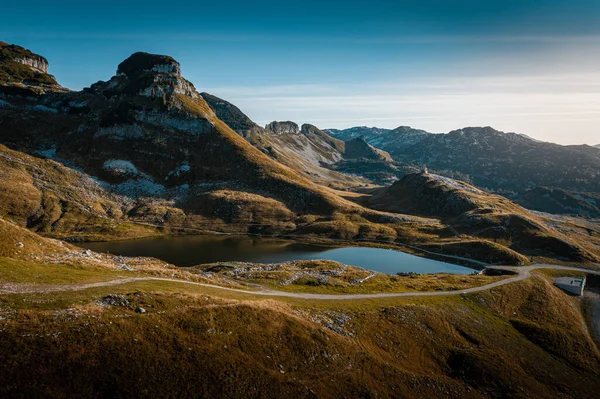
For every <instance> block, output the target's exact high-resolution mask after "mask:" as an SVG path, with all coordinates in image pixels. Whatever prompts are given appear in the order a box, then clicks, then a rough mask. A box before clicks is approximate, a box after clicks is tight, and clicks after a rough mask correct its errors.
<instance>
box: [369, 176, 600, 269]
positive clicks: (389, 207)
mask: <svg viewBox="0 0 600 399" xmlns="http://www.w3.org/2000/svg"><path fill="white" fill-rule="evenodd" d="M368 202H369V205H370V206H371V207H373V208H374V209H379V210H384V211H388V212H397V213H406V214H415V215H421V216H431V215H436V216H439V217H441V220H442V221H443V222H444V223H445V224H448V225H450V226H452V227H453V228H454V229H456V231H457V232H458V233H459V234H468V235H469V236H473V237H479V238H486V239H490V240H493V241H494V242H497V243H501V244H502V245H503V246H506V247H508V248H510V249H512V250H514V251H517V252H519V253H522V254H525V255H529V256H549V257H565V258H569V259H579V260H597V259H599V256H598V255H600V254H599V253H598V250H597V247H596V245H597V244H598V243H600V242H598V240H596V243H595V244H592V243H590V242H588V238H587V237H586V236H587V235H588V234H590V235H591V234H592V233H591V232H589V231H588V230H587V227H586V226H579V227H577V228H576V227H573V226H566V224H565V226H561V224H560V223H557V222H556V221H555V220H549V219H546V218H544V217H543V216H540V215H537V214H534V213H532V212H530V211H528V210H526V209H524V208H522V207H521V206H519V205H517V204H515V203H513V202H512V201H510V200H508V199H506V198H504V197H501V196H498V195H492V194H488V193H486V192H484V191H481V190H479V189H477V188H475V187H473V186H471V185H469V184H467V183H463V182H460V181H457V180H454V179H450V178H447V177H443V176H439V175H435V174H410V175H406V176H405V177H404V178H402V179H401V180H400V181H398V182H396V183H394V184H393V185H391V186H390V187H386V188H383V189H380V190H378V191H376V192H375V193H374V195H373V196H372V197H371V198H370V199H369V201H368ZM571 227H572V228H571ZM567 231H569V233H566V232H567Z"/></svg>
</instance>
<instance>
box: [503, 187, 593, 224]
mask: <svg viewBox="0 0 600 399" xmlns="http://www.w3.org/2000/svg"><path fill="white" fill-rule="evenodd" d="M515 200H516V201H517V202H518V203H519V204H521V205H523V206H524V207H526V208H529V209H535V210H538V211H542V212H547V213H555V214H572V215H581V216H585V217H590V218H600V194H598V193H577V192H572V191H567V190H562V189H560V188H556V187H536V188H534V189H532V190H527V191H526V192H524V193H523V194H521V195H518V196H517V197H516V199H515Z"/></svg>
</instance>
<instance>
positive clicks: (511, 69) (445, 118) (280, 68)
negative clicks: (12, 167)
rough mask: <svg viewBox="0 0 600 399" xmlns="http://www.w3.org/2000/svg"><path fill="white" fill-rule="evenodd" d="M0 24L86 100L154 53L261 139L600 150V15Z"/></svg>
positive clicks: (107, 14) (216, 9)
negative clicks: (285, 124)
mask: <svg viewBox="0 0 600 399" xmlns="http://www.w3.org/2000/svg"><path fill="white" fill-rule="evenodd" d="M88 3H92V4H88ZM0 11H2V14H3V15H8V16H14V17H13V18H6V17H3V22H2V25H1V26H0V40H4V41H8V42H10V43H16V44H19V45H22V46H24V47H27V48H30V49H31V50H32V51H34V52H37V53H39V54H42V55H44V56H45V57H46V58H48V60H49V61H50V72H51V73H52V74H54V75H55V76H56V77H57V79H58V80H59V82H60V83H61V84H63V85H64V86H66V87H69V88H72V89H80V88H82V87H85V86H89V85H91V84H92V83H94V82H96V81H98V80H107V79H109V78H110V77H111V76H112V75H113V74H114V72H115V70H116V66H117V65H118V63H119V62H121V61H122V60H123V59H125V58H126V57H127V56H128V55H130V54H131V53H133V52H135V51H148V52H155V53H162V54H169V55H171V56H173V57H175V58H176V59H177V60H178V61H179V62H180V63H181V65H182V70H183V73H184V75H185V76H186V78H188V79H189V80H191V81H192V82H193V83H194V84H195V86H196V87H197V89H198V90H199V91H208V92H211V93H212V94H215V95H218V96H221V97H223V98H225V99H227V100H230V101H232V102H234V103H235V104H236V105H238V106H239V107H240V108H241V109H242V110H243V111H244V112H246V113H247V114H248V115H249V116H250V117H251V118H252V119H254V120H255V121H257V122H258V123H261V124H264V123H266V122H268V121H270V120H276V119H277V120H281V119H285V120H288V119H291V120H295V121H297V122H299V123H303V122H310V123H314V124H315V125H317V126H319V127H323V128H326V127H339V128H342V127H349V126H355V125H369V126H380V127H396V126H399V125H410V126H414V127H418V128H423V129H426V130H429V131H433V132H445V131H449V130H452V129H456V128H460V127H464V126H479V125H491V126H494V127H496V128H498V129H501V130H505V131H516V132H520V133H526V134H529V135H530V136H533V137H535V138H538V139H541V140H548V141H554V142H558V143H562V144H574V143H588V144H597V143H600V131H599V130H600V129H598V128H597V127H596V126H598V125H599V122H600V1H598V0H577V1H566V0H545V1H544V0H520V1H516V0H504V1H497V0H487V1H484V0H480V1H472V0H455V1H448V0H421V1H399V0H396V1H378V0H373V1H370V2H365V1H354V0H347V1H337V0H336V1H321V2H319V1H313V0H307V1H277V2H276V1H260V0H259V1H229V2H215V1H213V2H206V3H205V2H202V1H195V2H190V3H189V4H186V3H185V2H173V3H172V4H170V3H169V2H165V1H162V2H157V1H143V2H139V1H127V2H124V1H119V2H117V1H103V2H82V1H77V2H75V1H55V2H47V1H46V2H38V1H29V2H16V1H14V0H11V1H6V0H0Z"/></svg>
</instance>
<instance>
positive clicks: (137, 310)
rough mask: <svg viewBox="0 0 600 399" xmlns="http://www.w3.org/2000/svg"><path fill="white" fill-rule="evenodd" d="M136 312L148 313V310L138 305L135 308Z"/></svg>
mask: <svg viewBox="0 0 600 399" xmlns="http://www.w3.org/2000/svg"><path fill="white" fill-rule="evenodd" d="M135 313H141V314H143V313H148V311H147V310H146V309H144V308H142V307H139V306H138V307H137V308H135Z"/></svg>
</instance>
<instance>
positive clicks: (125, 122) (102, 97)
mask: <svg viewBox="0 0 600 399" xmlns="http://www.w3.org/2000/svg"><path fill="white" fill-rule="evenodd" d="M12 100H14V101H13V103H12V104H11V108H4V111H3V112H2V113H1V114H0V123H2V125H3V126H5V127H7V129H6V132H5V135H4V138H3V140H4V142H5V143H7V144H9V145H11V146H13V147H15V148H18V149H24V150H27V151H29V152H34V151H39V150H51V152H52V154H53V155H54V156H56V157H58V158H60V159H67V160H71V161H72V162H74V164H75V165H77V166H78V167H81V168H83V169H84V170H85V171H86V172H87V173H90V174H92V175H95V176H98V177H100V178H101V179H103V180H106V181H108V182H110V183H113V184H125V185H131V186H136V185H137V186H139V188H140V190H142V191H143V190H144V189H145V188H148V189H149V190H147V192H145V193H144V192H141V194H146V195H153V194H156V193H158V194H165V193H169V191H170V190H171V191H172V190H174V189H177V188H178V189H179V190H180V191H185V192H187V193H188V194H190V193H191V194H192V195H193V194H195V192H196V191H197V189H198V188H199V187H197V185H196V183H197V182H200V181H201V182H202V183H203V184H207V183H210V184H218V185H223V186H237V187H246V188H252V187H261V189H262V190H264V191H265V192H268V193H269V194H270V196H275V197H278V198H280V199H282V200H284V201H286V202H289V204H288V205H289V206H290V207H291V208H293V209H295V210H297V211H300V212H303V211H306V210H307V209H310V210H311V211H315V212H324V213H328V212H332V211H333V210H334V209H336V208H337V207H343V206H344V201H343V200H340V199H339V198H336V197H335V196H332V195H330V194H328V193H327V192H325V191H323V190H321V189H320V188H319V187H318V186H316V185H314V184H313V183H312V182H310V181H309V180H307V179H305V178H304V177H302V176H300V175H298V174H297V173H296V172H294V171H293V170H291V169H289V168H286V167H285V166H283V165H281V164H279V163H276V162H273V161H272V160H271V159H270V158H269V157H267V156H266V155H264V154H263V153H261V152H260V151H258V150H257V149H255V148H254V147H252V146H251V145H250V144H249V143H247V142H246V141H245V140H243V139H242V138H241V137H239V136H238V135H237V134H235V133H234V132H233V131H232V130H231V129H230V128H229V126H227V125H226V124H225V123H223V122H222V121H220V120H219V119H218V118H217V117H216V115H215V113H214V112H213V111H212V109H211V108H210V106H209V105H208V104H207V103H206V102H205V101H204V100H203V98H202V97H201V96H200V95H199V94H198V93H197V92H196V91H195V89H194V87H193V86H192V85H191V84H190V83H189V82H188V81H187V80H185V79H184V78H183V77H182V76H181V74H180V70H179V64H178V63H177V62H176V61H175V60H173V59H171V58H170V57H165V56H157V55H151V54H146V53H136V54H134V55H132V56H131V57H130V58H129V59H127V60H125V61H124V62H123V63H121V64H120V65H119V68H118V70H117V75H116V76H114V77H113V78H112V79H111V80H110V81H109V82H99V83H96V84H94V85H92V87H91V88H89V89H85V90H84V91H82V92H79V93H65V94H53V95H51V96H43V97H41V98H39V99H36V101H37V102H38V103H41V104H39V106H41V107H45V109H40V110H38V109H37V108H35V107H37V105H36V106H33V107H32V106H31V105H29V104H26V102H27V100H26V99H23V98H18V97H15V98H12ZM7 101H8V102H10V101H11V98H8V97H7ZM24 102H25V104H24ZM17 109H18V111H17ZM22 110H26V114H27V116H28V117H27V118H23V117H22V114H21V112H22ZM115 163H116V164H119V163H121V164H127V165H128V168H129V170H130V171H131V173H121V172H120V171H119V170H118V169H115V168H113V167H112V165H113V164H115ZM346 206H348V205H346Z"/></svg>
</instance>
